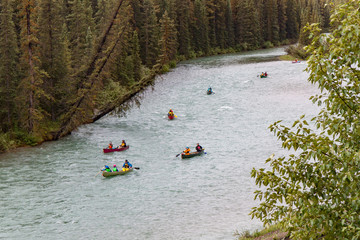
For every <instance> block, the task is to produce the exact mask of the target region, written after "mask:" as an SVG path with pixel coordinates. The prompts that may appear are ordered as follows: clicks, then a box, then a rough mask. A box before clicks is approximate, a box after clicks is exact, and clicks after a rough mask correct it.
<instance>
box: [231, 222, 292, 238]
mask: <svg viewBox="0 0 360 240" xmlns="http://www.w3.org/2000/svg"><path fill="white" fill-rule="evenodd" d="M287 235H288V234H287V233H286V232H285V231H283V230H282V229H281V227H280V225H279V224H276V225H272V226H269V227H267V228H265V229H263V230H261V231H258V230H257V231H255V232H253V233H251V232H250V231H249V230H246V231H243V232H242V233H239V232H235V234H234V236H235V237H236V238H237V240H252V239H257V240H270V239H271V240H273V239H274V240H281V239H289V238H288V236H287Z"/></svg>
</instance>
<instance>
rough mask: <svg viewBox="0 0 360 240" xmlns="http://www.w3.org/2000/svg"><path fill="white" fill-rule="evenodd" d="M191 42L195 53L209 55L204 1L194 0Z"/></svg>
mask: <svg viewBox="0 0 360 240" xmlns="http://www.w3.org/2000/svg"><path fill="white" fill-rule="evenodd" d="M192 26H193V28H192V36H193V37H192V41H193V46H194V49H195V50H196V51H202V52H204V53H205V54H208V53H209V50H210V46H209V35H208V18H207V10H206V5H205V3H204V0H195V3H194V19H193V24H192Z"/></svg>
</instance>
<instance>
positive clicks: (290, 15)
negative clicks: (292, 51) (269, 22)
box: [286, 0, 299, 39]
mask: <svg viewBox="0 0 360 240" xmlns="http://www.w3.org/2000/svg"><path fill="white" fill-rule="evenodd" d="M286 16H287V19H288V20H287V22H286V33H287V38H288V39H298V37H299V20H298V11H297V4H296V1H295V0H287V7H286Z"/></svg>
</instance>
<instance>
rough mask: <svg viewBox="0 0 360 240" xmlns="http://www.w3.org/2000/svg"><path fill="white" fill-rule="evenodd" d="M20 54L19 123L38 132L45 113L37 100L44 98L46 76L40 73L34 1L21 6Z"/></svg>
mask: <svg viewBox="0 0 360 240" xmlns="http://www.w3.org/2000/svg"><path fill="white" fill-rule="evenodd" d="M20 16H21V22H20V27H21V38H20V40H21V52H22V57H21V61H22V70H23V74H24V75H23V78H22V80H21V84H20V87H19V90H21V92H22V94H21V95H20V96H19V98H20V99H19V102H20V108H21V110H20V112H21V114H22V117H21V121H22V123H23V126H24V127H25V128H26V129H27V131H28V132H29V133H36V131H37V130H39V123H40V121H41V120H42V119H43V117H44V114H45V112H44V111H42V110H41V109H40V107H39V98H40V97H42V96H46V94H45V92H44V91H43V89H42V88H41V86H42V83H43V81H42V77H44V76H45V75H46V73H45V72H43V71H41V69H40V66H41V62H40V59H39V51H38V45H39V42H38V38H37V28H36V20H37V19H38V15H37V11H36V4H35V2H34V0H23V1H22V5H21V11H20Z"/></svg>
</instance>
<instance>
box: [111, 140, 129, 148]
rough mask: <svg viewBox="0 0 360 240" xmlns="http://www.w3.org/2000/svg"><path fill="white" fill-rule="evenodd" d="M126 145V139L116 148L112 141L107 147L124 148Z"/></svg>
mask: <svg viewBox="0 0 360 240" xmlns="http://www.w3.org/2000/svg"><path fill="white" fill-rule="evenodd" d="M124 147H126V142H125V140H122V142H121V144H120V145H119V146H117V147H115V148H114V145H113V144H112V142H110V143H109V145H108V147H107V149H119V148H124Z"/></svg>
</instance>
